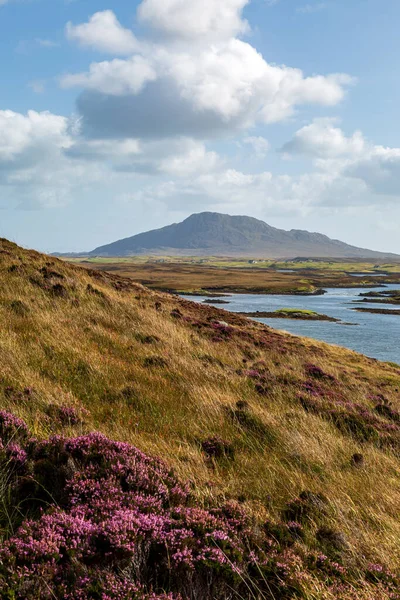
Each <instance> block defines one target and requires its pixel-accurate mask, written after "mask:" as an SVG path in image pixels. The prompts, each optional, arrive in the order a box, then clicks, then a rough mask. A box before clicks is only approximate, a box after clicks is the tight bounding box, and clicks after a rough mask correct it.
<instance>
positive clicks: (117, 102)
mask: <svg viewBox="0 0 400 600" xmlns="http://www.w3.org/2000/svg"><path fill="white" fill-rule="evenodd" d="M399 22H400V2H398V0H350V1H349V0H326V1H321V0H202V1H201V2H198V0H141V1H140V2H137V1H134V0H131V1H130V2H127V1H126V0H113V2H110V1H109V0H0V56H1V62H0V236H1V237H7V238H8V239H11V240H13V241H16V242H17V243H19V244H21V245H22V246H24V247H33V248H36V249H38V250H41V251H45V252H69V251H71V252H72V251H75V252H79V251H88V250H91V249H93V248H95V247H97V246H100V245H103V244H106V243H109V242H112V241H115V240H117V239H120V238H124V237H128V236H131V235H134V234H136V233H139V232H141V231H146V230H149V229H154V228H157V227H162V226H164V225H167V224H169V223H173V222H178V221H181V220H183V219H184V218H186V217H187V216H189V215H190V214H192V213H194V212H202V211H217V212H223V213H228V214H234V215H238V214H239V215H250V216H254V217H257V218H259V219H262V220H264V221H266V222H267V223H269V224H270V225H273V226H275V227H281V228H283V229H292V228H294V229H307V230H309V231H318V232H321V233H325V234H327V235H329V236H330V237H333V238H336V239H341V240H343V241H345V242H348V243H351V244H354V245H358V246H362V247H366V248H372V249H376V250H382V251H388V252H389V251H390V252H397V253H399V254H400V119H399V106H400V102H399V96H400V77H399V64H398V57H399V55H400V37H399V36H398V24H399Z"/></svg>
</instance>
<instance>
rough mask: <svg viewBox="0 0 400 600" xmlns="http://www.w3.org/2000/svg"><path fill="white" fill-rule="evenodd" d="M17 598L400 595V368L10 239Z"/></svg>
mask: <svg viewBox="0 0 400 600" xmlns="http://www.w3.org/2000/svg"><path fill="white" fill-rule="evenodd" d="M0 356H1V360H0V442H1V443H0V481H1V486H0V598H2V599H4V600H5V599H9V600H11V599H13V600H38V599H39V598H40V599H42V600H47V599H48V600H51V599H55V600H72V599H78V598H79V600H94V599H100V598H103V599H105V598H109V599H114V600H116V599H117V598H118V599H120V600H179V599H181V600H210V599H213V600H229V599H233V598H241V599H243V600H255V599H257V600H274V599H275V600H277V599H278V598H279V599H280V600H294V599H295V598H296V599H300V598H302V599H304V600H305V599H309V600H317V599H319V600H322V599H324V600H334V599H335V600H390V599H393V600H394V599H395V598H398V597H399V592H400V578H399V573H398V566H399V556H400V547H399V539H400V521H399V518H398V515H399V471H400V462H399V457H400V399H399V389H400V369H399V367H398V366H396V365H394V364H388V363H380V362H379V361H376V360H371V359H369V358H367V357H365V356H362V355H359V354H356V353H355V352H351V351H349V350H345V349H343V348H339V347H337V346H329V345H327V344H324V343H320V342H317V341H312V340H309V339H303V338H300V337H295V336H291V335H289V334H285V333H283V332H278V331H275V330H273V329H271V328H269V327H266V326H264V325H263V324H262V323H258V322H255V321H251V320H249V319H246V318H244V317H241V316H239V315H235V314H233V313H229V312H226V311H221V310H218V309H217V308H215V307H212V306H206V305H202V306H201V305H198V304H195V303H193V302H189V301H187V300H185V299H182V298H179V297H174V296H171V295H169V294H162V293H158V292H153V291H151V290H149V289H147V288H145V287H143V286H141V285H139V284H135V283H133V282H132V281H131V280H129V279H124V278H122V277H120V276H116V275H112V274H108V273H100V272H97V271H90V270H86V269H83V268H79V267H77V266H75V265H71V264H69V263H67V262H65V261H60V260H57V259H55V258H54V257H50V256H44V255H42V254H39V253H37V252H33V251H27V250H23V249H22V248H19V247H18V246H16V245H15V244H12V243H11V242H8V241H7V240H0Z"/></svg>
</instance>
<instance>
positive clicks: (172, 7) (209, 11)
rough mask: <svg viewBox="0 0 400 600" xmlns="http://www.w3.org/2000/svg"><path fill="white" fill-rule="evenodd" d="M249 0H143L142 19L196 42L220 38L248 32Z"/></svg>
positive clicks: (174, 35) (141, 6) (176, 35)
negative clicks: (247, 10) (245, 17)
mask: <svg viewBox="0 0 400 600" xmlns="http://www.w3.org/2000/svg"><path fill="white" fill-rule="evenodd" d="M248 2H249V0H223V1H221V0H203V1H202V2H192V1H188V0H143V2H142V3H141V4H140V6H139V8H138V18H139V20H140V21H141V22H142V23H145V24H147V25H149V26H150V27H151V28H154V29H156V30H157V31H159V32H161V33H164V34H166V35H169V36H172V37H174V38H177V37H178V38H183V39H187V40H189V41H193V40H195V39H196V38H202V39H204V38H206V39H211V40H212V39H218V40H221V38H230V37H232V36H236V35H240V34H243V33H246V32H247V31H248V30H249V24H248V22H247V21H246V20H244V19H243V17H242V11H243V8H244V7H245V6H246V4H248Z"/></svg>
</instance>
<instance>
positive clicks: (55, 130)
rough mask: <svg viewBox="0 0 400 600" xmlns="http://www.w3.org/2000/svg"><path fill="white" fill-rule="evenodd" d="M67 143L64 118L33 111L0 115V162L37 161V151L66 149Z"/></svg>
mask: <svg viewBox="0 0 400 600" xmlns="http://www.w3.org/2000/svg"><path fill="white" fill-rule="evenodd" d="M70 143H71V142H70V137H69V135H68V120H67V119H66V118H65V117H62V116H58V115H53V114H51V113H49V112H40V113H39V112H36V111H34V110H30V111H28V113H27V114H26V115H22V114H20V113H16V112H13V111H11V110H2V111H0V162H6V161H7V162H8V161H10V162H11V161H14V160H16V159H18V158H21V156H25V157H26V158H29V159H30V161H34V160H38V161H39V160H41V158H42V156H41V155H40V154H38V150H41V151H45V150H46V148H48V147H57V148H66V147H68V146H69V145H70ZM27 155H29V157H28V156H27Z"/></svg>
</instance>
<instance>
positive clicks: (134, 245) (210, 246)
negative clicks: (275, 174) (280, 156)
mask: <svg viewBox="0 0 400 600" xmlns="http://www.w3.org/2000/svg"><path fill="white" fill-rule="evenodd" d="M136 254H153V255H154V254H155V255H169V256H174V255H177V256H185V255H186V256H187V255H189V256H251V257H254V258H257V257H268V258H294V257H297V256H304V257H318V258H323V257H335V258H342V257H343V258H376V259H382V258H384V259H386V258H391V259H399V260H400V256H399V255H396V254H390V253H384V252H375V251H373V250H366V249H364V248H357V247H355V246H350V245H349V244H345V243H344V242H340V241H339V240H332V239H330V238H329V237H327V236H326V235H322V234H320V233H310V232H308V231H302V230H298V229H292V230H291V231H285V230H283V229H277V228H275V227H271V226H270V225H267V223H264V221H260V220H258V219H254V218H253V217H242V216H230V215H223V214H219V213H212V212H203V213H199V214H194V215H191V216H190V217H188V218H187V219H185V220H184V221H183V222H182V223H175V224H173V225H168V226H167V227H163V228H161V229H154V230H152V231H148V232H146V233H140V234H138V235H134V236H133V237H129V238H126V239H123V240H118V241H117V242H114V243H112V244H107V245H106V246H100V247H99V248H96V249H95V250H93V251H92V252H90V253H89V255H91V256H131V255H136Z"/></svg>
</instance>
